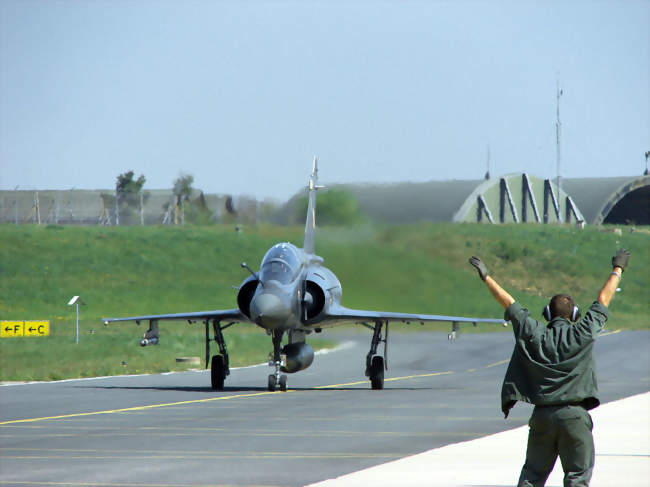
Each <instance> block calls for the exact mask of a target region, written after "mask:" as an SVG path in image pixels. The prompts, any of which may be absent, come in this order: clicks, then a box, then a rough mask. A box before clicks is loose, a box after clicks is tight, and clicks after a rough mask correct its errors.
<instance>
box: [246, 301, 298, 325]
mask: <svg viewBox="0 0 650 487" xmlns="http://www.w3.org/2000/svg"><path fill="white" fill-rule="evenodd" d="M288 317H289V309H288V308H287V306H285V304H284V303H283V302H282V299H280V298H279V297H278V296H276V295H275V294H272V293H262V294H259V295H258V296H256V297H255V298H254V299H253V301H252V302H251V318H253V320H254V321H255V323H257V324H258V325H261V326H263V327H264V328H276V327H278V326H282V325H284V324H285V323H286V321H287V319H288Z"/></svg>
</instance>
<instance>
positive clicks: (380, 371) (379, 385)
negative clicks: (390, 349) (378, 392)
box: [370, 355, 384, 389]
mask: <svg viewBox="0 0 650 487" xmlns="http://www.w3.org/2000/svg"><path fill="white" fill-rule="evenodd" d="M370 385H371V387H372V388H373V389H383V388H384V357H381V356H379V355H376V356H374V357H372V362H371V363H370Z"/></svg>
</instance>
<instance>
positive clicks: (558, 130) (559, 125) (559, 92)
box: [555, 79, 562, 223]
mask: <svg viewBox="0 0 650 487" xmlns="http://www.w3.org/2000/svg"><path fill="white" fill-rule="evenodd" d="M556 94H557V121H556V122H555V134H556V144H557V149H556V160H557V179H556V183H555V184H556V186H557V208H558V212H559V215H558V218H557V219H558V223H562V202H561V201H560V135H561V134H562V123H561V122H560V97H561V96H562V90H561V89H560V80H559V79H558V80H557V92H556Z"/></svg>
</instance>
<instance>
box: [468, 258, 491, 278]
mask: <svg viewBox="0 0 650 487" xmlns="http://www.w3.org/2000/svg"><path fill="white" fill-rule="evenodd" d="M469 263H470V264H472V265H473V266H474V267H476V270H477V271H478V276H479V277H480V278H481V279H482V280H483V281H485V278H486V277H487V275H488V271H487V267H485V264H484V263H483V262H481V259H479V258H478V257H474V256H472V258H471V259H469Z"/></svg>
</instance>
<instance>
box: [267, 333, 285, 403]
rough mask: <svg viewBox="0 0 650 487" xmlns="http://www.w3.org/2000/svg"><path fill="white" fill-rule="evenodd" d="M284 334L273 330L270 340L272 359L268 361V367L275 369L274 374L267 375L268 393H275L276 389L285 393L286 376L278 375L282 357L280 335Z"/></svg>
mask: <svg viewBox="0 0 650 487" xmlns="http://www.w3.org/2000/svg"><path fill="white" fill-rule="evenodd" d="M283 334H284V332H283V331H278V330H274V331H273V332H272V339H273V357H271V360H269V365H270V366H271V367H275V373H273V374H271V375H269V383H268V390H269V391H270V392H273V391H275V389H276V387H277V388H279V389H280V390H281V391H286V390H287V376H286V375H284V374H280V372H281V370H280V369H281V367H282V357H281V355H280V353H281V348H280V347H281V345H282V335H283Z"/></svg>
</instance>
